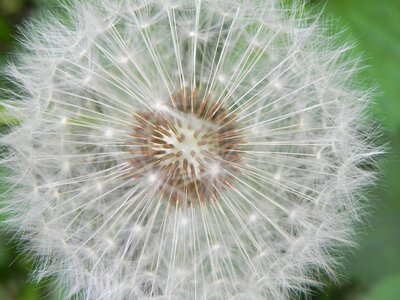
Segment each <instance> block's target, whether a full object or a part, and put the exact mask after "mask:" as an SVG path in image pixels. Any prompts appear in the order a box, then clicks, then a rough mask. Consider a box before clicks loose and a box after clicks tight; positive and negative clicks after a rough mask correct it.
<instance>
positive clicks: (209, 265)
mask: <svg viewBox="0 0 400 300" xmlns="http://www.w3.org/2000/svg"><path fill="white" fill-rule="evenodd" d="M258 2H259V1H231V0H224V1H195V0H174V1H153V0H113V1H111V0H102V1H94V0H89V1H75V0H73V1H69V2H68V4H66V5H65V6H64V9H66V11H65V12H64V13H63V17H62V18H67V20H65V19H63V20H62V21H61V19H59V18H61V17H60V16H58V15H57V13H54V14H51V12H48V13H47V14H45V16H44V17H43V18H42V19H40V20H36V21H31V22H30V24H29V25H28V26H27V28H26V29H25V31H24V37H25V38H24V39H25V40H24V44H23V45H24V47H25V49H26V51H22V52H21V53H19V54H18V59H17V60H16V63H15V65H10V66H9V67H8V69H7V75H8V76H9V79H10V81H11V82H14V83H15V89H16V90H17V89H20V92H18V93H16V92H14V91H12V92H11V91H10V93H9V95H10V99H9V100H8V101H6V102H5V104H6V105H5V107H6V109H7V112H8V113H9V114H10V115H13V116H15V118H17V119H18V120H19V124H18V126H16V125H14V127H12V128H11V130H10V131H9V133H7V134H5V135H3V136H2V137H1V143H2V145H5V146H6V147H7V149H8V150H7V157H6V158H3V159H2V161H1V163H2V166H4V167H6V168H7V169H8V170H10V173H11V175H10V176H9V177H8V178H7V179H6V180H7V182H8V183H9V184H10V191H11V192H9V193H10V194H9V195H7V197H4V198H5V199H6V200H4V209H3V210H4V211H5V212H6V213H7V215H8V220H7V224H9V226H10V227H11V229H12V230H15V231H16V232H18V234H19V236H20V237H21V239H23V240H25V241H26V240H27V241H29V244H28V245H27V248H28V250H30V251H32V252H33V254H34V255H36V257H39V260H38V264H37V270H36V272H35V274H36V275H37V278H38V279H41V278H44V277H48V276H54V275H56V277H57V278H58V281H59V285H60V287H61V288H62V290H63V291H64V296H65V298H74V297H79V298H80V297H82V299H88V300H89V299H116V300H118V299H121V300H122V299H150V298H151V299H153V298H154V299H288V298H290V297H292V296H293V295H298V294H300V293H305V292H307V290H308V289H309V288H310V287H312V286H314V285H318V284H319V283H318V282H319V278H318V274H321V273H323V272H325V273H328V275H331V276H335V272H334V271H333V270H334V267H335V266H336V262H335V259H334V257H336V255H335V254H334V253H333V252H332V251H333V250H334V249H336V248H337V247H338V246H346V245H351V244H353V242H352V228H353V227H354V223H356V222H357V220H358V219H359V216H358V212H359V211H360V209H359V207H360V204H359V198H360V196H359V190H360V189H361V188H362V187H364V186H366V185H368V184H370V183H371V181H372V179H373V173H371V172H370V171H368V170H366V168H364V167H363V165H365V164H366V163H368V164H371V163H373V162H374V157H375V156H376V155H377V154H379V151H380V150H379V149H375V148H373V147H371V146H369V145H368V141H369V140H370V139H369V138H368V137H366V136H365V135H363V134H362V132H363V130H364V129H365V125H363V124H364V122H363V121H364V119H363V118H364V117H363V116H364V113H363V111H364V109H365V107H366V106H367V105H368V102H369V92H368V91H364V90H362V89H358V88H355V86H356V84H355V82H354V81H353V80H352V75H353V73H355V71H356V69H357V60H356V59H354V60H349V59H347V58H345V56H344V54H345V53H346V49H347V47H335V46H334V45H335V43H334V40H335V39H334V37H329V36H327V35H326V33H325V25H323V24H320V21H319V20H317V19H316V18H313V17H311V16H307V15H302V16H300V14H301V12H303V10H302V8H301V7H300V5H298V4H294V5H293V6H290V7H288V6H287V5H286V6H285V5H284V4H283V3H281V1H275V0H267V1H263V3H262V4H258ZM282 2H284V1H282ZM313 274H315V275H313Z"/></svg>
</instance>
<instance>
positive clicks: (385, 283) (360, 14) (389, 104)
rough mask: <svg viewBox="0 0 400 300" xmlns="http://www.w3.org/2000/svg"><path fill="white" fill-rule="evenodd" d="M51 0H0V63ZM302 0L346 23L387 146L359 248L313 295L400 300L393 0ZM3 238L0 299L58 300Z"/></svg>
mask: <svg viewBox="0 0 400 300" xmlns="http://www.w3.org/2000/svg"><path fill="white" fill-rule="evenodd" d="M160 1H161V0H160ZM56 2H57V0H0V64H2V63H3V62H4V57H5V56H6V55H7V54H10V53H12V51H13V49H14V48H13V47H15V37H16V35H17V32H16V26H17V25H18V24H21V23H22V22H23V21H24V18H26V17H28V16H30V15H32V14H34V13H35V9H36V8H37V7H40V6H41V5H45V4H46V5H47V4H49V3H50V4H51V3H56ZM308 3H309V6H310V9H315V10H316V11H318V10H319V9H321V8H322V7H325V12H324V14H323V16H322V18H327V19H329V20H332V18H333V19H334V20H335V21H334V23H335V25H336V26H335V27H336V28H337V29H338V30H341V29H343V28H347V31H346V34H345V35H346V36H344V38H345V39H346V38H350V39H353V40H356V41H357V47H356V51H357V52H359V53H360V54H362V55H363V57H364V58H365V64H366V65H368V66H369V68H367V69H365V70H363V71H362V72H361V74H360V77H361V79H362V80H363V81H365V82H367V83H370V84H371V85H373V86H377V97H376V101H375V104H374V105H373V106H371V111H372V116H373V117H372V118H371V121H378V122H380V123H381V124H382V125H381V126H382V136H381V137H380V141H379V143H381V144H384V143H389V146H390V151H389V153H388V154H387V155H386V156H385V157H384V158H383V159H381V161H380V166H381V170H382V175H381V178H380V181H379V184H378V185H377V186H376V187H375V188H374V189H373V190H372V191H370V197H371V198H372V199H373V200H374V203H373V205H372V207H371V208H370V211H369V214H370V216H369V218H368V220H367V223H366V225H365V226H364V227H362V228H360V230H359V232H360V234H359V239H358V242H359V247H358V248H357V249H355V250H353V251H352V253H350V254H348V255H347V258H346V260H345V263H344V271H343V272H342V273H343V276H342V277H341V281H340V282H341V284H340V285H339V286H338V285H332V284H329V283H327V286H326V288H325V289H324V290H323V291H322V292H321V291H315V292H314V295H313V296H312V299H314V300H328V299H345V300H350V299H351V300H358V299H360V300H361V299H362V300H398V299H399V300H400V0H379V1H377V0H324V1H320V0H313V1H308ZM1 81H2V78H0V82H1ZM0 84H1V83H0ZM0 98H1V97H0ZM0 193H1V187H0ZM0 218H1V216H0ZM8 240H9V237H8V236H7V235H6V234H4V233H2V231H1V228H0V300H17V299H18V300H36V299H59V297H58V296H57V291H54V290H53V289H52V288H51V287H50V285H49V284H48V283H46V282H44V283H41V284H33V283H30V282H29V276H28V274H29V270H32V264H31V262H30V259H29V257H26V256H25V255H23V254H21V252H20V251H18V249H17V246H16V245H15V244H13V243H10V242H8Z"/></svg>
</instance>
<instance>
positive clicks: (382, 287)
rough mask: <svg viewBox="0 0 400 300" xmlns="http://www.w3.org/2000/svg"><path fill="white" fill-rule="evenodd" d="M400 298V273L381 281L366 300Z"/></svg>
mask: <svg viewBox="0 0 400 300" xmlns="http://www.w3.org/2000/svg"><path fill="white" fill-rule="evenodd" d="M399 298H400V273H398V274H395V275H392V276H388V277H386V278H384V279H383V280H381V281H380V282H379V283H378V284H377V285H376V286H375V287H374V288H373V290H372V291H371V292H370V293H369V294H368V296H366V297H365V298H364V300H395V299H399Z"/></svg>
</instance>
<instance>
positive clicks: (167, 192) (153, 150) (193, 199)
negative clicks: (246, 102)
mask: <svg viewBox="0 0 400 300" xmlns="http://www.w3.org/2000/svg"><path fill="white" fill-rule="evenodd" d="M210 99H211V97H210V96H209V95H207V96H204V97H200V96H199V95H198V94H197V92H196V91H192V93H190V95H188V94H187V92H186V90H182V91H180V92H178V93H176V94H175V95H174V96H173V97H172V99H171V101H170V102H171V103H170V105H168V106H167V105H163V106H162V109H159V110H158V111H157V112H156V113H154V112H152V113H149V112H142V113H139V114H137V115H136V116H135V127H134V128H133V131H132V133H131V137H132V140H131V141H129V144H131V145H132V151H131V153H132V154H133V158H132V160H131V163H132V165H133V173H134V176H135V177H138V178H139V177H140V178H147V179H148V183H149V184H153V185H155V186H157V187H158V191H159V193H160V195H162V199H166V200H167V201H170V202H172V203H176V204H179V205H189V206H192V205H193V204H194V203H206V202H207V201H212V200H217V199H218V198H219V195H220V193H221V191H222V190H223V189H225V188H226V187H227V186H228V185H229V184H230V181H232V180H233V177H234V172H238V169H237V165H238V163H240V152H239V151H238V150H239V146H240V144H242V142H243V140H242V138H241V137H240V135H239V133H238V131H237V130H238V129H239V126H238V124H237V122H236V121H235V119H236V118H235V116H234V115H233V114H230V113H229V112H228V111H227V110H226V109H224V108H223V105H222V104H221V103H218V102H214V103H213V102H212V101H211V100H210Z"/></svg>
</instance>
